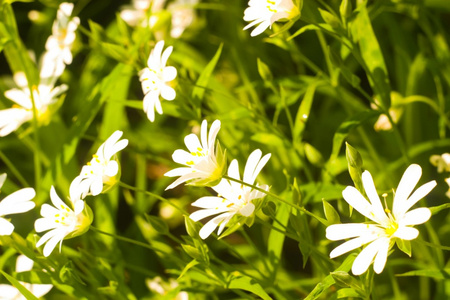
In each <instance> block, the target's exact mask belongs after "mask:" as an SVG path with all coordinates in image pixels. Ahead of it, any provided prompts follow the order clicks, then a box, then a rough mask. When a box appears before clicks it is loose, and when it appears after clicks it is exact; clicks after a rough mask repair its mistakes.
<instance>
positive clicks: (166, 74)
mask: <svg viewBox="0 0 450 300" xmlns="http://www.w3.org/2000/svg"><path fill="white" fill-rule="evenodd" d="M175 77H177V69H176V68H175V67H172V66H170V67H165V68H164V69H163V73H162V78H163V80H164V82H168V81H172V80H174V79H175Z"/></svg>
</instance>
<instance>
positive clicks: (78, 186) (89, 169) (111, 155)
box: [70, 130, 128, 201]
mask: <svg viewBox="0 0 450 300" xmlns="http://www.w3.org/2000/svg"><path fill="white" fill-rule="evenodd" d="M122 134H123V132H122V131H120V130H117V131H115V132H114V133H113V134H112V135H111V136H110V137H109V138H108V139H107V140H106V141H105V142H104V143H103V144H102V145H101V146H100V147H99V148H98V150H97V152H96V154H94V155H93V157H92V159H91V161H90V162H88V163H87V164H86V165H85V166H83V168H82V169H81V173H80V175H79V176H77V177H76V178H75V179H74V180H73V181H72V183H71V185H70V198H71V200H72V201H76V200H79V199H84V198H85V197H86V196H87V195H93V196H97V195H98V194H100V193H102V192H106V191H107V190H109V189H110V188H111V187H113V186H114V185H115V184H116V183H117V181H118V177H119V176H120V173H119V169H120V168H119V163H118V161H117V158H116V153H117V152H119V151H121V150H123V149H124V148H125V147H126V146H127V145H128V140H127V139H123V140H120V141H119V139H120V137H121V136H122Z"/></svg>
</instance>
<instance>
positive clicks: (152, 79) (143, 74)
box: [139, 41, 177, 122]
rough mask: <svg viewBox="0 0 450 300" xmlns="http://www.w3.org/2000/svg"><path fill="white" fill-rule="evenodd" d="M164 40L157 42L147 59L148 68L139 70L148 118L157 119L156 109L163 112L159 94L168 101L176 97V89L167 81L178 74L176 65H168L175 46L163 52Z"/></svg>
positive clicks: (160, 112)
mask: <svg viewBox="0 0 450 300" xmlns="http://www.w3.org/2000/svg"><path fill="white" fill-rule="evenodd" d="M163 47H164V41H159V42H158V43H156V45H155V48H154V49H153V50H152V52H151V53H150V56H149V58H148V61H147V66H148V68H145V69H143V70H141V71H140V72H139V80H140V81H141V84H142V90H143V91H144V94H145V96H144V112H146V113H147V117H148V119H149V120H150V121H151V122H153V121H154V120H155V109H156V111H157V112H158V113H159V114H160V115H161V114H162V113H163V111H162V107H161V102H160V101H159V96H160V95H161V97H163V98H164V99H166V100H168V101H172V100H173V99H175V95H176V93H175V90H174V89H173V88H172V87H170V86H169V85H167V84H166V83H167V82H169V81H172V80H174V79H175V77H176V76H177V69H175V67H172V66H169V67H166V63H167V59H168V58H169V56H170V54H171V53H172V49H173V47H172V46H170V47H167V48H166V50H164V52H162V50H163Z"/></svg>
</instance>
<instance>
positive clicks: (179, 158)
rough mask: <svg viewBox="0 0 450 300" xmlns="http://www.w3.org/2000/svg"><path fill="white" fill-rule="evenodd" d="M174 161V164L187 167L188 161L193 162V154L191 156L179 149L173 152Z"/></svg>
mask: <svg viewBox="0 0 450 300" xmlns="http://www.w3.org/2000/svg"><path fill="white" fill-rule="evenodd" d="M194 136H195V135H194ZM185 141H186V140H185ZM172 159H173V161H174V162H176V163H178V164H182V165H186V163H187V162H188V161H191V160H192V159H193V157H192V154H190V153H189V152H186V151H185V150H180V149H178V150H175V151H174V152H173V154H172Z"/></svg>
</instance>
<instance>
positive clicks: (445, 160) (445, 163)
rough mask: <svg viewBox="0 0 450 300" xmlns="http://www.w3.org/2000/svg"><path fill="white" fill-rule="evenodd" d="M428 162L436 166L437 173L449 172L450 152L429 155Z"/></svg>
mask: <svg viewBox="0 0 450 300" xmlns="http://www.w3.org/2000/svg"><path fill="white" fill-rule="evenodd" d="M430 162H431V164H432V165H433V166H435V167H437V171H438V173H442V172H444V171H445V172H450V153H444V154H442V155H431V157H430Z"/></svg>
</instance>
